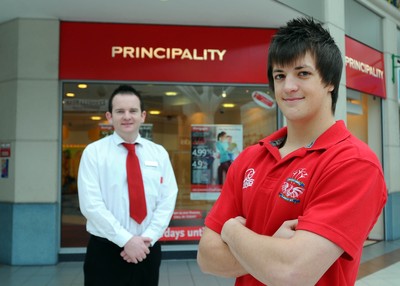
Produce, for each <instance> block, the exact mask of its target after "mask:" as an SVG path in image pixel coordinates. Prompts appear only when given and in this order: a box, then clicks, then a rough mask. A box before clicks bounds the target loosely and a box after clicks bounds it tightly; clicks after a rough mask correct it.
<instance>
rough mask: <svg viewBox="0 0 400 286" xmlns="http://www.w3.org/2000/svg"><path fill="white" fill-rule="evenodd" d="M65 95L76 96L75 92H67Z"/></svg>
mask: <svg viewBox="0 0 400 286" xmlns="http://www.w3.org/2000/svg"><path fill="white" fill-rule="evenodd" d="M65 96H66V97H74V96H75V93H73V92H67V93H66V94H65Z"/></svg>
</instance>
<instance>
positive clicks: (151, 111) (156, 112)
mask: <svg viewBox="0 0 400 286" xmlns="http://www.w3.org/2000/svg"><path fill="white" fill-rule="evenodd" d="M149 113H150V114H151V115H159V114H160V113H161V111H160V110H149Z"/></svg>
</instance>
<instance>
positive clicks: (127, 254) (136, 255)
mask: <svg viewBox="0 0 400 286" xmlns="http://www.w3.org/2000/svg"><path fill="white" fill-rule="evenodd" d="M151 241H152V239H151V238H150V237H141V236H133V237H132V238H131V239H130V240H129V241H128V242H127V243H126V244H125V246H124V250H123V251H121V256H122V258H123V259H124V260H125V261H126V262H129V263H135V264H136V263H139V262H141V261H143V260H144V259H146V257H147V254H149V253H150V249H149V247H150V243H151Z"/></svg>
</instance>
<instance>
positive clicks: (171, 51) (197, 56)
mask: <svg viewBox="0 0 400 286" xmlns="http://www.w3.org/2000/svg"><path fill="white" fill-rule="evenodd" d="M225 54H226V50H218V49H203V50H198V49H181V48H163V47H157V48H152V47H150V48H145V47H126V46H113V47H111V57H112V58H117V57H122V58H124V59H126V58H130V59H145V58H148V59H153V58H154V59H160V60H162V59H167V60H175V59H178V60H179V59H180V60H191V61H207V60H210V61H223V60H224V56H225Z"/></svg>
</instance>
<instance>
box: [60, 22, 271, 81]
mask: <svg viewBox="0 0 400 286" xmlns="http://www.w3.org/2000/svg"><path fill="white" fill-rule="evenodd" d="M60 29H61V30H60V37H61V38H60V66H59V76H60V79H80V80H134V81H172V82H212V83H219V82H220V83H247V84H265V83H267V82H268V79H267V54H268V48H269V43H270V41H271V37H272V36H273V34H274V33H275V31H276V30H274V29H261V28H222V27H199V26H172V25H171V26H168V25H165V26H162V25H142V24H109V23H83V22H61V27H60Z"/></svg>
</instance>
